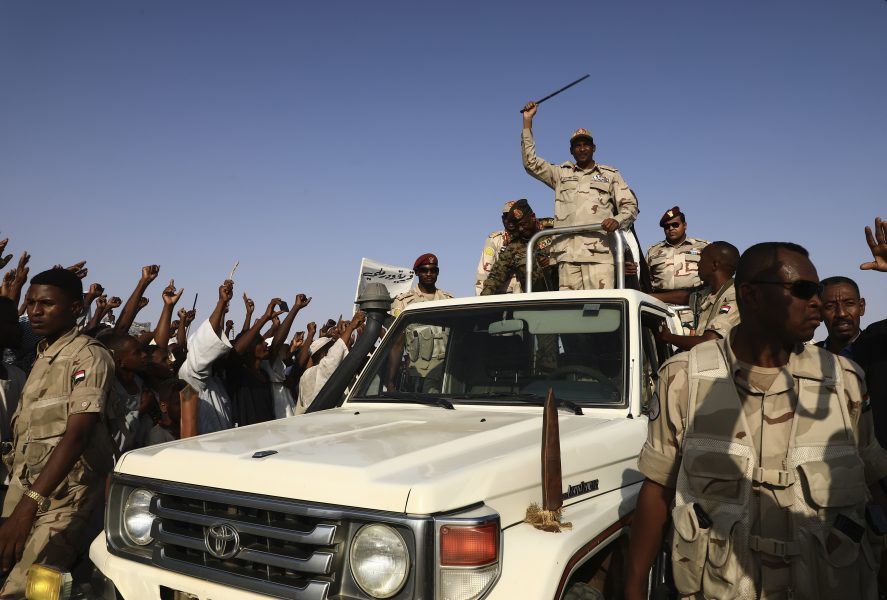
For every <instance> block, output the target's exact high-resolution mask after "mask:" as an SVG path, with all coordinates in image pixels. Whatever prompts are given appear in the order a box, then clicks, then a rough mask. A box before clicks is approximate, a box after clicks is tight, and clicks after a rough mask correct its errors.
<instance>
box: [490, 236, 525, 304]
mask: <svg viewBox="0 0 887 600" xmlns="http://www.w3.org/2000/svg"><path fill="white" fill-rule="evenodd" d="M518 247H519V245H518V244H510V245H509V246H508V247H507V248H505V250H503V251H502V252H501V253H500V254H499V257H498V258H496V262H494V263H493V266H492V267H491V268H490V274H489V275H487V279H486V281H484V288H483V290H481V293H480V295H481V296H491V295H493V294H504V293H505V290H506V289H507V288H508V282H509V281H511V276H512V275H514V272H515V266H516V265H515V262H516V254H517V250H516V249H517V248H518ZM518 278H520V276H518Z"/></svg>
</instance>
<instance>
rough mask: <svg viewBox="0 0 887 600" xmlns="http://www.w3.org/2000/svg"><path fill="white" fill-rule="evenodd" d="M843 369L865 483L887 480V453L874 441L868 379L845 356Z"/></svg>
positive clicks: (848, 407) (840, 360)
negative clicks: (866, 384) (866, 380)
mask: <svg viewBox="0 0 887 600" xmlns="http://www.w3.org/2000/svg"><path fill="white" fill-rule="evenodd" d="M838 361H839V362H840V364H841V367H842V368H843V369H844V372H843V376H844V396H845V399H846V402H847V409H848V411H849V412H850V419H851V421H852V423H853V433H854V435H855V436H856V445H857V447H858V448H859V456H860V458H862V462H863V464H864V465H865V480H866V483H868V484H869V485H871V484H873V483H875V482H876V481H878V480H879V479H882V478H884V477H887V451H885V450H884V449H883V448H882V447H881V445H880V444H879V443H878V440H877V438H875V424H874V422H873V421H872V410H871V408H872V406H871V402H870V401H869V396H868V394H867V393H866V388H865V378H864V375H863V373H862V369H861V368H859V367H858V366H857V365H856V364H855V363H853V362H851V361H849V360H847V359H846V358H844V357H843V356H841V357H838Z"/></svg>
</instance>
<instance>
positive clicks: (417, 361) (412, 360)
mask: <svg viewBox="0 0 887 600" xmlns="http://www.w3.org/2000/svg"><path fill="white" fill-rule="evenodd" d="M413 270H414V271H415V272H416V276H417V277H418V278H419V283H418V285H417V286H416V287H414V288H413V289H411V290H410V291H409V292H404V293H403V294H400V295H398V296H397V297H396V298H395V299H394V302H393V303H392V304H391V314H392V315H394V316H395V317H396V316H398V315H399V314H400V313H401V311H403V309H404V308H406V307H407V306H409V305H410V304H413V303H414V302H429V301H432V300H446V299H448V298H452V297H453V295H452V294H450V293H449V292H445V291H443V290H441V289H438V287H437V277H438V274H439V273H440V263H439V261H438V260H437V256H435V255H434V254H431V253H430V252H429V253H426V254H423V255H422V256H420V257H419V258H417V259H416V262H414V263H413ZM446 346H447V337H446V332H445V331H444V330H443V329H442V328H440V327H436V326H434V325H421V326H414V327H408V328H407V329H406V330H405V331H404V337H403V339H402V340H401V341H400V342H399V343H397V344H395V345H394V347H393V348H392V352H391V355H390V359H389V365H388V380H387V381H386V387H387V388H388V389H389V390H396V389H399V387H400V386H399V384H398V382H397V381H396V376H397V371H398V369H399V368H400V367H401V358H402V353H403V351H404V349H406V353H407V360H408V361H409V364H408V365H407V374H408V375H409V377H410V379H411V380H412V381H413V382H414V383H415V384H416V385H418V386H419V387H420V388H421V389H415V390H414V389H410V390H408V391H416V392H424V393H427V392H431V393H433V392H440V387H441V383H442V377H443V358H444V354H445V352H446Z"/></svg>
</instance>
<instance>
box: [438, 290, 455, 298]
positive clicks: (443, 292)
mask: <svg viewBox="0 0 887 600" xmlns="http://www.w3.org/2000/svg"><path fill="white" fill-rule="evenodd" d="M440 293H441V295H443V296H444V297H445V298H446V299H450V298H454V296H453V295H452V294H451V293H449V292H445V291H443V290H441V291H440Z"/></svg>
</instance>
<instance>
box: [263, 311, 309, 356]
mask: <svg viewBox="0 0 887 600" xmlns="http://www.w3.org/2000/svg"><path fill="white" fill-rule="evenodd" d="M310 302H311V298H309V297H308V296H306V295H305V294H296V299H295V300H294V301H293V306H292V309H291V310H290V311H289V313H287V315H286V318H285V319H284V320H283V323H281V324H280V326H279V327H277V329H276V331H275V333H274V339H273V340H272V341H271V348H270V350H271V360H272V362H273V361H274V360H275V359H276V358H277V355H278V354H279V353H280V350H281V348H283V345H284V344H285V343H286V338H287V337H288V336H289V334H290V329H291V328H292V326H293V321H294V320H295V318H296V315H297V314H299V311H300V310H302V309H303V308H305V307H306V306H308V304H309V303H310Z"/></svg>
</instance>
